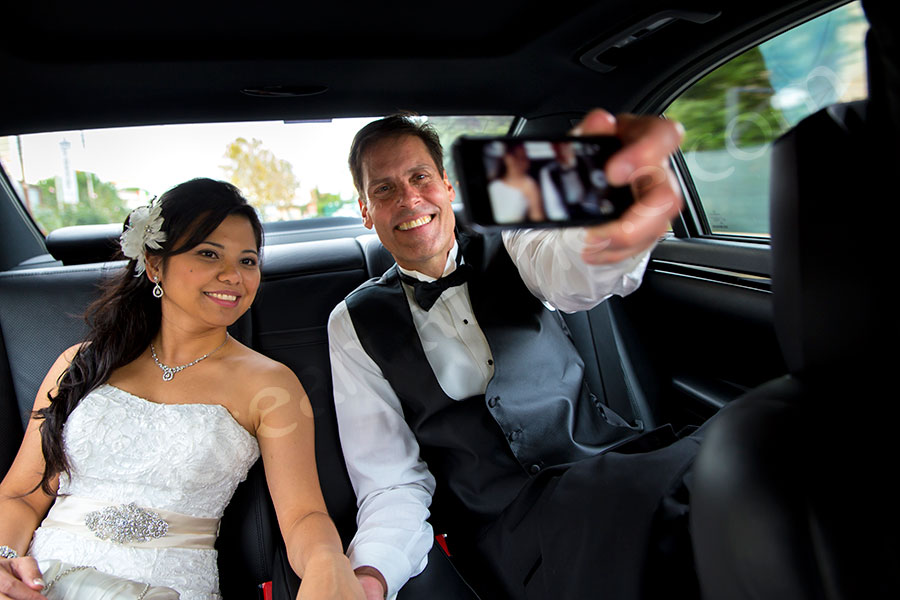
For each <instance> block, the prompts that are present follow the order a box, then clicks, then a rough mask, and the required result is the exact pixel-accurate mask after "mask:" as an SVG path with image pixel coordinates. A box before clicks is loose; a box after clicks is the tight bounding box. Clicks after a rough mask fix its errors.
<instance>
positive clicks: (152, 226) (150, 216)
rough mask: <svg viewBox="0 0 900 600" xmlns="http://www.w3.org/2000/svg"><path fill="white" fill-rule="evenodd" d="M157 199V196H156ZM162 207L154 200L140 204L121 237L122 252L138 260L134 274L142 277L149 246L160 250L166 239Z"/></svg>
mask: <svg viewBox="0 0 900 600" xmlns="http://www.w3.org/2000/svg"><path fill="white" fill-rule="evenodd" d="M154 200H155V198H154ZM161 213H162V207H161V206H160V205H159V203H156V204H154V203H153V200H151V201H150V204H149V205H147V206H139V207H137V208H136V209H134V210H133V211H131V215H129V217H128V225H126V226H125V231H123V232H122V236H121V237H120V238H119V245H121V247H122V254H124V255H125V256H127V257H128V258H133V259H134V260H136V261H137V263H136V264H135V265H134V276H135V277H140V276H141V275H142V274H143V272H144V270H145V269H146V259H147V248H152V249H153V250H159V249H160V248H162V243H163V242H165V241H166V232H165V231H163V230H162V225H163V218H162V214H161Z"/></svg>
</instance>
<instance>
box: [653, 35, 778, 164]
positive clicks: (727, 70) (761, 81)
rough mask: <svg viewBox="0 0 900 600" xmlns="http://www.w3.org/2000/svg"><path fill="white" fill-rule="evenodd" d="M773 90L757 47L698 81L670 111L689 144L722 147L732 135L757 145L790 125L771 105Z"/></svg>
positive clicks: (735, 140) (735, 139)
mask: <svg viewBox="0 0 900 600" xmlns="http://www.w3.org/2000/svg"><path fill="white" fill-rule="evenodd" d="M774 94H775V90H774V89H772V84H771V82H770V81H769V72H768V71H767V70H766V64H765V61H764V60H763V56H762V54H761V52H760V50H759V48H758V47H757V48H753V49H752V50H749V51H747V52H745V53H744V54H742V55H740V56H738V57H736V58H734V59H733V60H731V61H730V62H728V63H727V64H725V65H723V66H721V67H719V68H718V69H716V70H715V71H713V72H712V73H710V74H709V75H707V76H706V77H704V78H703V79H701V80H700V81H698V82H697V83H696V84H694V85H693V86H692V87H691V88H690V89H689V90H687V91H686V92H685V93H684V94H683V95H682V96H681V97H680V98H678V99H677V100H676V101H675V102H673V103H672V105H671V106H670V107H669V109H668V110H667V111H666V116H667V117H669V118H670V119H674V120H676V121H679V122H681V124H682V125H684V128H685V139H684V142H683V143H682V146H683V147H684V148H685V149H686V150H689V151H694V150H719V149H722V148H724V147H725V145H726V137H727V136H730V138H731V142H733V143H734V144H735V145H737V146H739V147H746V146H756V145H759V144H762V143H765V142H769V141H771V140H773V139H774V138H775V137H777V136H778V135H780V133H781V132H782V131H783V130H784V129H785V125H786V122H785V119H784V116H783V115H782V114H781V111H779V110H777V109H775V108H773V107H772V105H771V98H772V96H773V95H774Z"/></svg>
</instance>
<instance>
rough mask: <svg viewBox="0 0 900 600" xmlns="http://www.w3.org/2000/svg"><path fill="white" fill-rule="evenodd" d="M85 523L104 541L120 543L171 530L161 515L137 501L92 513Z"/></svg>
mask: <svg viewBox="0 0 900 600" xmlns="http://www.w3.org/2000/svg"><path fill="white" fill-rule="evenodd" d="M84 524H85V525H86V526H87V528H88V529H90V530H91V532H93V534H94V535H96V536H97V537H98V538H100V539H101V540H109V541H111V542H116V543H117V544H129V543H131V544H133V543H136V542H149V541H150V540H155V539H157V538H161V537H163V536H164V535H166V533H168V531H169V524H168V523H166V522H165V520H163V518H162V517H160V516H159V515H158V514H157V513H155V512H153V511H152V510H147V509H146V508H141V507H140V506H138V505H136V504H135V503H134V502H129V503H128V504H120V505H119V506H107V507H106V508H104V509H101V510H95V511H93V512H89V513H88V514H87V516H85V518H84Z"/></svg>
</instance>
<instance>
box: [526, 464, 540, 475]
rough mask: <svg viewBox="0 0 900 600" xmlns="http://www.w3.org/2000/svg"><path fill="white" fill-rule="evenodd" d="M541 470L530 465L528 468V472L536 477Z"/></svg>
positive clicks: (536, 466)
mask: <svg viewBox="0 0 900 600" xmlns="http://www.w3.org/2000/svg"><path fill="white" fill-rule="evenodd" d="M540 470H541V465H531V466H530V467H528V472H529V473H531V474H532V475H537V474H538V473H539V472H540Z"/></svg>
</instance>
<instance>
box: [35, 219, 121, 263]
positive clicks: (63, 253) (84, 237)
mask: <svg viewBox="0 0 900 600" xmlns="http://www.w3.org/2000/svg"><path fill="white" fill-rule="evenodd" d="M121 235H122V225H120V224H115V223H111V224H108V225H106V224H104V225H72V226H69V227H62V228H60V229H56V230H54V231H51V232H50V233H48V234H47V238H46V240H45V242H46V244H47V252H49V253H50V254H51V255H52V256H53V258H55V259H56V260H58V261H62V263H63V264H64V265H81V264H86V263H98V262H106V261H110V260H115V259H117V258H121V254H119V236H121Z"/></svg>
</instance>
